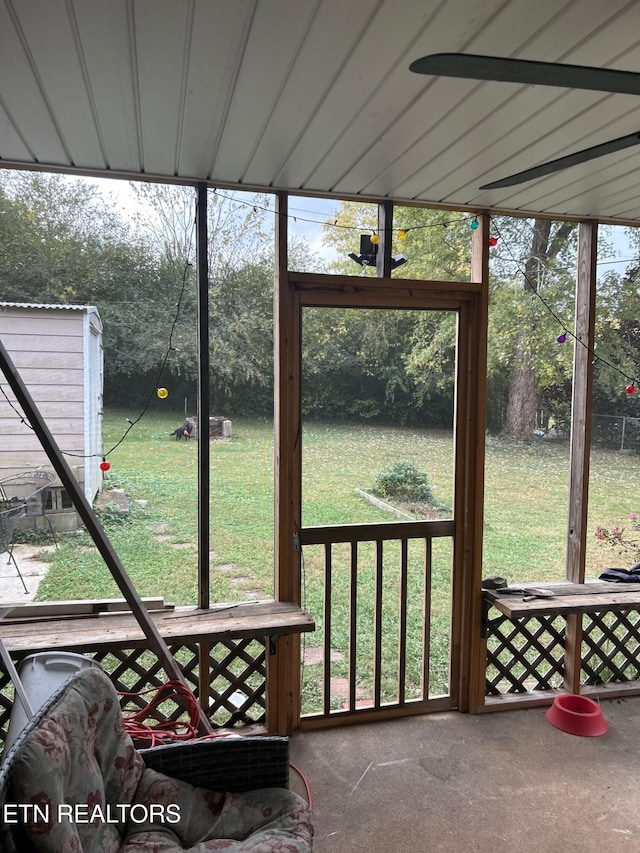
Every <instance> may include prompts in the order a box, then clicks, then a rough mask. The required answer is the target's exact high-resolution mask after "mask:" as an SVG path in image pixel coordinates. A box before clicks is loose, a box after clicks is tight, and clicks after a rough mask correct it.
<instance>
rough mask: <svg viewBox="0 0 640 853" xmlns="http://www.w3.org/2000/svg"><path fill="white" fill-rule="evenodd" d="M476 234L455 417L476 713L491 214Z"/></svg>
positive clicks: (482, 660)
mask: <svg viewBox="0 0 640 853" xmlns="http://www.w3.org/2000/svg"><path fill="white" fill-rule="evenodd" d="M478 221H479V223H480V226H479V228H477V229H476V230H475V231H474V233H473V246H472V257H471V279H472V281H475V282H479V283H480V284H481V285H482V289H481V291H480V293H479V294H478V295H477V296H476V297H475V298H474V300H473V303H472V306H471V310H470V311H468V312H467V311H466V310H464V311H462V312H461V317H460V329H461V331H460V339H461V340H460V355H459V366H458V398H459V399H458V401H457V412H456V455H458V454H462V456H463V459H462V464H461V465H458V464H457V465H456V467H457V470H458V471H461V472H463V477H462V478H461V479H460V481H459V482H457V483H456V540H455V541H456V555H455V556H456V559H455V566H454V570H455V572H456V574H455V576H454V584H457V585H458V590H457V592H456V589H455V587H454V605H455V603H456V601H457V608H456V609H455V610H454V616H455V617H457V618H458V619H459V620H461V622H460V623H459V624H460V628H459V634H460V636H461V648H460V655H456V654H454V655H453V658H452V659H453V661H454V662H455V660H456V658H459V660H460V664H459V666H460V677H459V680H458V683H459V704H458V707H459V708H460V710H461V711H469V712H470V713H476V712H477V711H480V710H482V708H483V707H484V694H485V687H484V686H485V670H486V640H485V639H484V637H483V636H482V541H483V519H484V460H485V430H486V421H487V412H486V410H487V326H488V316H489V228H490V225H491V218H490V217H489V215H488V214H483V215H480V216H478Z"/></svg>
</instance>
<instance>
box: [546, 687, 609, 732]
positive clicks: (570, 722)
mask: <svg viewBox="0 0 640 853" xmlns="http://www.w3.org/2000/svg"><path fill="white" fill-rule="evenodd" d="M547 720H549V722H550V723H551V725H552V726H555V727H556V729H560V731H562V732H567V733H568V734H570V735H579V736H580V737H598V736H599V735H603V734H605V733H606V732H608V731H609V726H608V725H607V721H606V720H605V718H604V717H603V716H602V708H601V707H600V705H599V704H598V703H597V702H594V701H593V699H589V698H588V697H587V696H576V695H575V694H574V693H565V694H563V695H561V696H556V698H555V699H554V700H553V705H552V706H551V707H550V708H549V710H548V711H547Z"/></svg>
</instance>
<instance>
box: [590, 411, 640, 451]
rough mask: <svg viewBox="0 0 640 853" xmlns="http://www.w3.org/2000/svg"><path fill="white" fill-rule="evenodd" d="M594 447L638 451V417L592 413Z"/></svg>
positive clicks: (639, 433) (639, 442)
mask: <svg viewBox="0 0 640 853" xmlns="http://www.w3.org/2000/svg"><path fill="white" fill-rule="evenodd" d="M592 442H593V444H594V446H595V447H601V448H606V449H608V450H626V451H629V452H634V453H640V418H632V417H629V416H628V415H593V420H592Z"/></svg>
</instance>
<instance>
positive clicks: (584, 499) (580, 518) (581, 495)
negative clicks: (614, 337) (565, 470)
mask: <svg viewBox="0 0 640 853" xmlns="http://www.w3.org/2000/svg"><path fill="white" fill-rule="evenodd" d="M597 253H598V223H597V222H594V221H588V222H581V223H580V226H579V230H578V270H577V276H576V312H575V328H574V335H575V343H574V353H573V394H572V400H571V444H570V449H569V458H570V469H569V522H568V531H567V563H566V573H567V580H568V581H571V582H572V583H583V582H584V576H585V562H586V547H587V511H588V506H589V464H590V454H591V415H592V409H593V347H594V340H595V313H596V259H597ZM581 647H582V615H581V614H570V615H569V616H567V629H566V640H565V687H566V689H567V690H569V691H570V692H571V693H578V692H579V691H580V669H581V659H582V655H581Z"/></svg>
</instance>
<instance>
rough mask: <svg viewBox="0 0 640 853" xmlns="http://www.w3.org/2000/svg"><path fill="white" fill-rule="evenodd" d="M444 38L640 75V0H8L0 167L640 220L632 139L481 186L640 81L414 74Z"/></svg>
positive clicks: (635, 121) (603, 132) (586, 139)
mask: <svg viewBox="0 0 640 853" xmlns="http://www.w3.org/2000/svg"><path fill="white" fill-rule="evenodd" d="M441 52H444V53H462V54H482V55H487V56H493V57H513V58H517V59H526V60H530V61H531V60H533V61H538V62H546V63H570V64H575V65H585V66H594V67H596V68H611V69H619V70H624V71H629V72H634V73H636V74H640V2H638V0H633V1H631V0H606V2H603V0H535V2H532V0H350V2H346V3H345V2H344V0H235V2H231V3H229V2H227V0H0V166H1V165H5V166H11V167H15V166H17V167H26V168H47V167H51V168H62V169H67V170H69V171H74V172H80V173H87V174H105V175H106V174H117V175H120V176H128V177H135V176H136V175H140V176H145V177H151V178H154V179H158V180H163V179H166V180H175V179H177V180H181V181H185V182H196V181H205V182H208V183H211V184H214V185H222V186H238V187H251V188H264V189H285V190H291V191H294V192H313V193H320V194H326V195H333V196H339V197H340V196H360V197H362V198H363V199H367V200H378V199H384V198H392V199H395V200H397V201H398V202H404V201H418V202H424V203H425V204H444V205H446V206H452V207H463V208H473V209H482V208H488V209H497V210H506V211H513V212H523V213H527V214H535V213H544V214H548V215H560V216H570V217H596V218H601V219H605V220H612V221H633V222H636V221H637V222H639V223H640V144H639V145H634V146H633V147H630V148H626V149H624V150H619V151H616V152H609V153H606V154H605V155H604V156H600V157H598V158H597V159H593V160H590V161H588V162H583V163H582V164H581V165H575V166H571V167H570V168H565V169H564V170H562V171H558V170H556V171H553V172H552V173H550V174H547V175H544V176H538V177H528V178H527V179H526V180H523V181H522V182H520V183H517V184H515V185H513V186H506V187H501V188H493V189H488V190H480V189H479V188H480V186H482V185H484V184H486V183H491V182H493V181H497V180H499V179H502V178H505V177H507V176H509V175H513V174H515V173H518V172H521V171H524V170H528V169H530V168H532V167H535V166H538V165H541V164H545V163H548V162H549V161H553V160H555V159H557V158H559V157H564V156H566V155H569V154H573V153H574V152H577V151H581V150H583V149H587V148H590V147H592V146H594V145H597V144H601V143H608V142H609V141H611V140H614V139H616V138H618V137H624V136H627V135H629V134H635V133H639V134H640V94H639V95H634V94H614V93H611V92H610V91H609V88H608V87H607V90H606V91H595V92H593V91H586V90H583V89H575V88H560V87H558V86H555V85H546V82H545V85H542V84H540V83H536V84H535V85H533V84H531V83H527V84H517V83H513V82H511V83H509V82H496V81H495V80H491V79H488V80H482V79H466V78H462V77H460V78H457V77H450V76H426V75H421V74H414V73H412V72H410V71H409V65H410V63H411V62H413V61H414V60H416V59H418V58H420V57H422V56H426V55H429V54H433V53H441ZM552 76H553V77H554V79H555V82H557V66H554V71H553V75H552ZM639 79H640V78H639ZM571 85H572V86H573V85H576V84H575V83H572V84H571ZM639 91H640V89H639ZM639 141H640V137H639Z"/></svg>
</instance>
